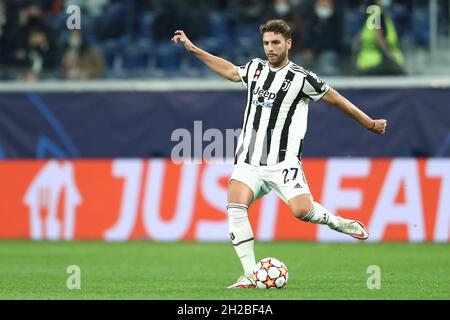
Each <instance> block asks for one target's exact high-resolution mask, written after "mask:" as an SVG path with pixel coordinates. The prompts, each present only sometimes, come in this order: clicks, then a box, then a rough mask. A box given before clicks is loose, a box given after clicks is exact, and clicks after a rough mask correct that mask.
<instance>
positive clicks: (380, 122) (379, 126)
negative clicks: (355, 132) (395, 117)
mask: <svg viewBox="0 0 450 320" xmlns="http://www.w3.org/2000/svg"><path fill="white" fill-rule="evenodd" d="M386 127H387V120H386V119H377V120H374V121H373V126H372V128H370V129H369V130H370V131H372V132H373V133H376V134H383V133H384V132H385V131H386Z"/></svg>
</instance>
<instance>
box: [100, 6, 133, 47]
mask: <svg viewBox="0 0 450 320" xmlns="http://www.w3.org/2000/svg"><path fill="white" fill-rule="evenodd" d="M130 12H131V1H126V0H111V2H110V4H108V6H106V7H105V9H104V10H103V12H102V16H101V17H100V18H99V19H98V20H97V23H98V24H97V25H96V28H97V37H98V38H99V39H103V40H105V39H118V38H120V37H124V36H126V35H127V31H128V29H129V28H130V25H129V24H130V15H129V13H130Z"/></svg>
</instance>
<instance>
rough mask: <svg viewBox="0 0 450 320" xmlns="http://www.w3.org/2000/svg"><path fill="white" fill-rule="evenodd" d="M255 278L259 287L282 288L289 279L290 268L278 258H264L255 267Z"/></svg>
mask: <svg viewBox="0 0 450 320" xmlns="http://www.w3.org/2000/svg"><path fill="white" fill-rule="evenodd" d="M253 280H255V282H256V286H257V288H259V289H281V288H283V287H284V286H285V285H286V283H287V281H288V269H287V267H286V265H285V264H284V263H283V262H281V261H280V260H278V259H276V258H264V259H262V260H261V261H259V262H258V263H257V264H256V265H255V267H254V268H253Z"/></svg>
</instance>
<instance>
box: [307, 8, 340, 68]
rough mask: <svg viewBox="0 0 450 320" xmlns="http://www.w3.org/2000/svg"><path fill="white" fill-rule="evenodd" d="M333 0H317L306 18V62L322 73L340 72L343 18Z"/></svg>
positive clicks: (308, 66) (308, 65)
mask: <svg viewBox="0 0 450 320" xmlns="http://www.w3.org/2000/svg"><path fill="white" fill-rule="evenodd" d="M336 11H337V10H336V6H335V3H334V1H333V0H316V1H315V4H314V7H313V11H312V13H311V14H310V15H308V16H307V18H306V27H305V51H304V55H303V57H304V64H305V66H306V67H307V68H310V69H314V70H317V72H320V73H321V74H325V75H335V74H337V73H338V68H337V65H338V58H339V54H340V53H341V43H342V20H341V19H340V16H339V14H338V13H337V12H336Z"/></svg>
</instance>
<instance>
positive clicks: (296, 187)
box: [294, 183, 302, 189]
mask: <svg viewBox="0 0 450 320" xmlns="http://www.w3.org/2000/svg"><path fill="white" fill-rule="evenodd" d="M301 187H302V186H301V185H300V183H297V184H296V185H295V186H294V189H300V188H301Z"/></svg>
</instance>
